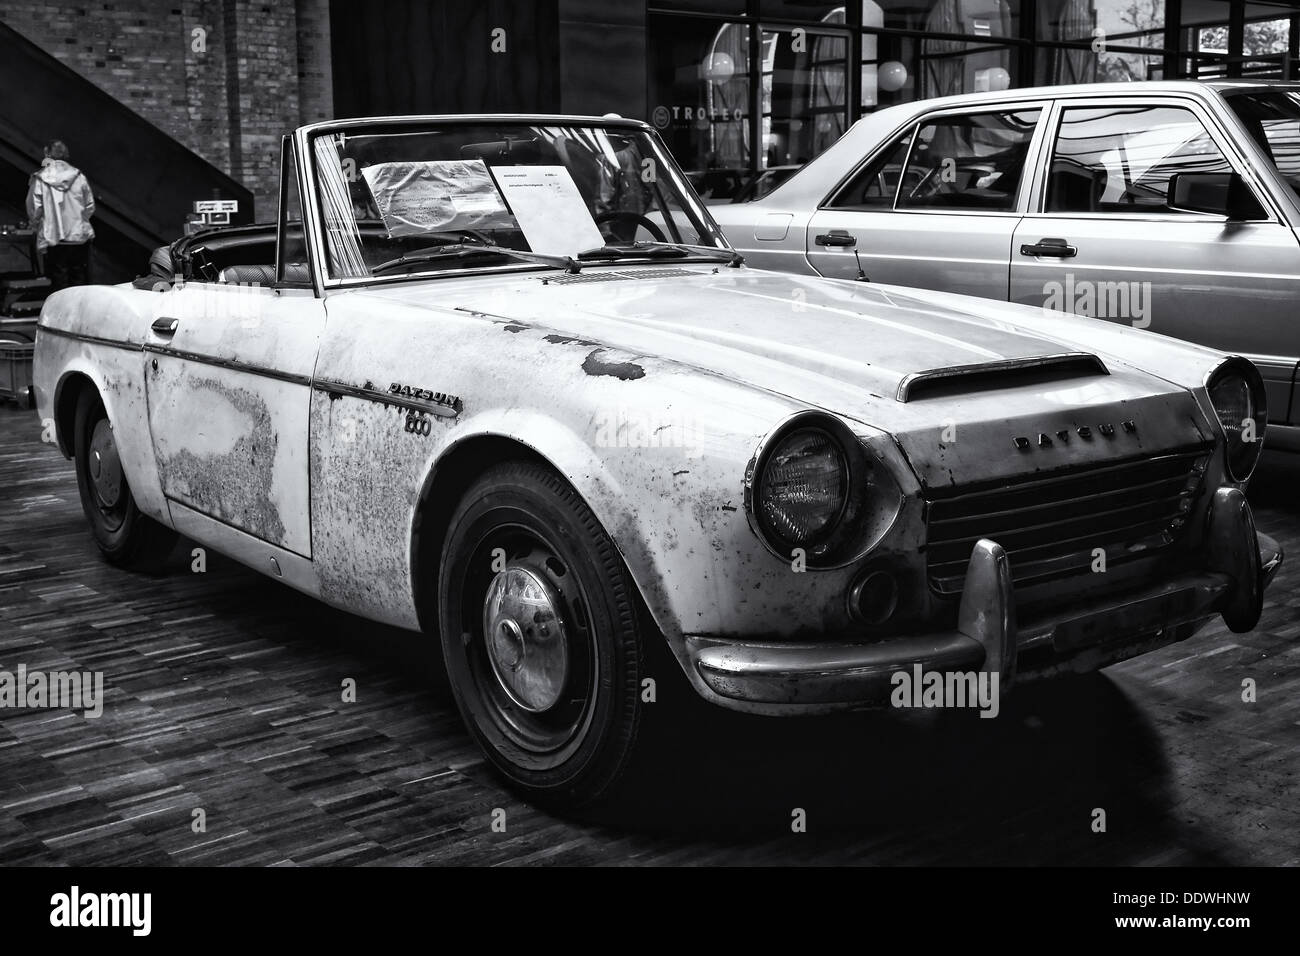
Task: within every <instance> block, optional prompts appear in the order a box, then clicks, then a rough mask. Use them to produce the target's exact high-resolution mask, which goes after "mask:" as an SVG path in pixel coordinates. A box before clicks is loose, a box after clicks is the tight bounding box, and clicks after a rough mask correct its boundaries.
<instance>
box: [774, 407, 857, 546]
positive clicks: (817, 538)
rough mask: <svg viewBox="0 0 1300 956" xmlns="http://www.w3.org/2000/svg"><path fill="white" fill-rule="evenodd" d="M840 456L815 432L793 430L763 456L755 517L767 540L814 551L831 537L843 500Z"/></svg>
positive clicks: (845, 486) (845, 474)
mask: <svg viewBox="0 0 1300 956" xmlns="http://www.w3.org/2000/svg"><path fill="white" fill-rule="evenodd" d="M848 491H849V469H848V463H847V462H846V460H845V456H844V451H843V449H842V448H841V447H840V444H839V442H837V441H836V440H835V439H834V438H833V437H831V435H830V434H828V433H827V432H825V431H823V430H822V429H820V428H797V429H795V430H794V431H792V432H790V434H789V435H787V436H785V437H784V438H782V439H781V441H780V442H778V443H777V444H776V446H775V447H773V448H772V450H771V452H770V453H769V454H768V455H767V456H766V460H765V461H764V463H763V466H762V471H761V473H760V474H759V475H758V488H757V492H758V493H757V495H756V496H755V498H756V501H755V503H756V505H757V508H756V509H755V510H756V512H757V516H758V519H759V522H760V524H761V525H762V527H763V530H764V532H765V533H766V534H767V535H768V537H769V540H771V541H773V542H779V543H780V544H781V545H783V546H784V548H783V550H785V551H786V552H787V553H788V551H789V549H791V548H804V549H805V550H808V551H815V550H816V549H817V547H818V546H819V545H824V544H825V543H826V542H827V541H828V540H829V539H830V537H831V535H832V534H833V533H834V532H835V529H836V526H837V525H838V524H839V521H840V517H841V516H842V515H843V514H844V506H845V504H846V502H847V501H848Z"/></svg>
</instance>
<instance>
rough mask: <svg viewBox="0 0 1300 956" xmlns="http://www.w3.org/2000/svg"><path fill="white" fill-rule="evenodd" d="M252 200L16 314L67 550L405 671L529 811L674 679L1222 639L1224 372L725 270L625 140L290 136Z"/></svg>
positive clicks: (442, 121)
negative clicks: (316, 623)
mask: <svg viewBox="0 0 1300 956" xmlns="http://www.w3.org/2000/svg"><path fill="white" fill-rule="evenodd" d="M300 197H301V200H300ZM280 205H281V209H280V216H279V220H278V222H277V223H276V224H274V225H272V226H267V227H263V228H261V229H258V228H250V227H242V228H240V229H232V230H229V231H226V232H217V233H210V234H206V235H199V236H194V237H189V238H187V239H186V240H184V241H183V242H181V243H179V244H177V245H176V246H174V247H173V248H172V249H171V250H164V251H161V252H160V253H159V254H157V255H156V256H155V258H154V262H153V273H154V274H153V275H152V276H149V277H145V278H143V279H142V280H139V281H137V282H136V283H134V284H125V285H120V286H112V287H85V288H74V289H69V290H66V291H63V292H60V293H58V294H57V295H54V296H52V297H51V298H50V299H49V301H48V303H47V305H46V307H45V310H44V312H43V313H42V316H41V322H40V328H39V333H38V341H37V351H36V359H35V382H36V389H37V400H38V403H39V408H40V413H41V415H42V417H44V418H47V419H52V420H53V421H54V422H55V423H56V425H57V436H58V442H59V447H60V448H61V449H62V451H63V453H64V454H65V455H67V456H68V457H69V458H71V459H72V460H73V461H74V462H75V468H76V474H77V480H78V484H79V487H80V491H81V497H82V501H83V505H84V509H85V513H86V517H87V519H88V521H89V523H90V528H91V531H92V533H93V535H94V539H95V541H96V543H97V544H98V546H99V547H100V549H102V551H103V553H104V555H105V556H106V557H107V558H108V559H109V560H110V561H112V562H115V563H118V564H123V565H133V564H140V563H147V562H150V561H156V559H157V558H158V556H159V555H160V554H163V553H165V552H166V551H167V550H168V549H169V548H170V546H171V543H172V541H171V539H172V536H173V535H174V534H175V533H176V532H179V533H181V534H183V535H186V536H188V537H190V538H192V539H194V540H196V541H198V542H200V543H202V544H203V545H206V546H208V547H211V548H214V549H216V550H218V551H221V552H223V553H225V554H228V555H230V556H232V557H234V558H235V559H237V560H239V561H241V562H243V563H245V564H247V565H248V566H249V567H251V568H254V569H255V570H257V571H260V572H262V573H263V574H267V575H270V576H272V577H274V578H276V579H278V580H281V581H283V582H284V583H286V584H289V585H290V586H292V587H295V588H298V589H300V590H302V591H304V592H307V593H308V594H311V595H315V596H317V597H319V598H320V599H322V600H324V601H326V602H329V603H330V604H332V605H334V606H336V607H339V608H343V609H345V610H347V611H351V612H354V613H356V614H359V615H363V616H365V617H368V618H372V619H375V620H377V621H383V622H387V623H389V624H393V625H397V626H400V627H404V628H409V629H412V630H417V631H421V632H423V633H426V634H428V635H429V636H430V639H432V640H440V641H441V648H442V652H443V655H444V659H445V662H446V667H447V672H448V676H449V680H450V683H451V685H452V688H453V691H454V694H455V697H456V700H457V703H458V705H459V707H460V710H461V713H462V715H463V717H464V720H465V723H466V725H467V727H468V728H469V730H470V732H471V733H472V734H473V736H474V738H475V739H476V740H477V741H478V743H479V744H480V745H481V747H482V749H483V751H484V752H485V754H486V755H487V757H488V758H489V760H490V762H491V763H492V764H493V765H494V766H495V767H496V768H497V769H498V770H499V771H500V772H501V773H502V774H503V775H504V776H505V777H506V778H507V779H508V780H509V781H510V782H512V783H513V784H514V785H515V786H517V787H519V788H520V789H522V790H523V791H525V792H526V793H527V794H529V795H531V796H533V797H535V798H540V799H545V800H550V801H554V802H566V803H570V804H577V803H582V802H584V801H591V800H594V799H596V798H599V797H601V796H604V795H606V794H608V793H610V792H611V788H612V786H613V785H614V783H615V781H616V780H617V779H618V778H619V777H620V774H621V773H622V772H623V770H624V768H625V767H626V766H627V764H628V760H629V755H630V753H631V752H632V750H633V743H634V740H635V738H636V737H637V732H638V727H639V725H640V722H641V721H642V719H643V717H644V716H645V713H646V711H647V708H652V707H654V706H656V704H654V703H651V701H652V700H654V699H655V694H653V693H652V692H651V690H652V685H651V684H649V683H647V682H648V681H655V682H657V683H658V684H659V685H662V684H663V683H664V682H665V681H669V680H672V681H676V682H677V683H678V685H679V686H680V683H681V682H680V677H679V676H677V675H675V674H674V670H676V665H680V671H681V673H682V674H684V675H685V679H686V681H687V682H688V683H689V686H690V687H691V688H693V689H694V690H695V691H696V692H697V693H698V694H699V695H700V696H701V697H703V698H705V699H706V700H708V701H711V702H713V703H716V704H719V705H721V706H724V707H729V708H734V709H737V710H742V711H749V712H754V713H761V714H800V713H812V712H821V711H828V710H835V709H844V708H861V707H870V706H879V705H888V704H889V703H890V697H891V684H892V682H893V679H894V677H895V675H897V674H900V673H903V672H911V671H913V670H914V669H915V668H925V669H927V671H933V672H944V673H960V674H964V673H972V674H973V673H979V674H984V675H996V676H997V677H998V678H999V679H1000V682H1001V686H1002V687H1003V688H1005V687H1006V686H1007V685H1009V684H1010V683H1011V682H1012V681H1013V680H1014V681H1017V682H1019V681H1024V680H1029V679H1033V678H1036V677H1043V676H1048V675H1055V674H1062V673H1067V672H1071V671H1087V670H1092V669H1096V668H1099V667H1102V666H1105V665H1106V664H1109V663H1112V662H1114V661H1119V660H1122V659H1125V658H1128V657H1131V656H1133V655H1135V654H1140V653H1143V652H1145V651H1147V650H1150V649H1152V648H1155V647H1159V646H1161V645H1164V644H1168V643H1170V642H1173V641H1179V640H1183V639H1185V638H1187V637H1188V636H1189V635H1190V634H1192V633H1193V631H1194V630H1195V629H1196V628H1197V627H1198V626H1200V625H1201V624H1203V623H1204V622H1206V621H1207V620H1209V619H1211V618H1214V617H1215V616H1218V615H1222V617H1223V619H1224V620H1225V621H1226V622H1227V624H1228V625H1229V626H1230V627H1231V628H1233V629H1235V630H1245V629H1249V628H1251V627H1253V626H1254V625H1255V623H1256V621H1257V619H1258V617H1259V614H1260V610H1261V602H1262V595H1263V591H1264V588H1265V587H1266V585H1267V584H1268V582H1269V580H1270V579H1271V577H1272V575H1273V573H1274V572H1275V570H1276V569H1277V566H1278V563H1279V562H1280V560H1281V553H1280V551H1279V549H1278V546H1277V544H1276V543H1275V542H1274V541H1272V540H1271V539H1269V538H1268V537H1266V536H1264V535H1262V534H1257V533H1256V531H1255V528H1254V524H1253V520H1252V518H1251V512H1250V508H1249V507H1248V505H1247V502H1246V500H1245V497H1244V495H1243V488H1244V486H1245V483H1246V481H1247V479H1248V478H1249V476H1250V474H1251V471H1252V469H1253V468H1254V466H1255V463H1256V460H1257V459H1258V456H1259V453H1260V449H1261V444H1262V438H1263V434H1264V430H1265V394H1264V390H1263V386H1262V384H1261V381H1260V377H1259V374H1258V373H1257V372H1256V370H1255V369H1254V367H1253V366H1252V365H1251V364H1250V363H1249V362H1246V361H1243V360H1242V359H1240V358H1236V357H1229V356H1225V355H1221V354H1219V353H1216V352H1212V351H1209V350H1207V349H1204V348H1201V347H1198V346H1194V345H1189V344H1186V343H1182V342H1177V341H1173V340H1169V339H1165V338H1162V337H1160V336H1156V335H1152V334H1150V333H1146V332H1141V331H1137V330H1134V329H1131V328H1125V327H1121V326H1115V325H1110V324H1104V323H1095V322H1090V321H1088V320H1085V319H1079V318H1075V317H1072V316H1066V315H1060V316H1057V317H1044V315H1043V314H1042V312H1041V311H1040V310H1038V309H1030V308H1025V307H1022V306H1016V305H1008V304H1005V303H994V302H990V301H986V300H982V299H977V298H973V297H967V296H958V295H950V294H943V293H936V292H926V291H913V290H907V289H901V288H891V287H888V286H883V285H876V284H871V283H864V282H857V281H851V280H827V279H821V278H816V277H798V276H791V275H787V274H782V273H776V272H764V271H756V270H753V269H750V268H748V267H746V266H745V265H744V264H743V263H742V262H741V261H740V259H739V257H738V256H737V254H736V253H735V252H734V251H732V250H731V249H730V248H729V247H728V245H727V243H726V242H725V241H724V239H723V238H722V236H721V234H720V232H719V230H718V228H717V226H716V224H715V223H714V221H713V220H712V219H711V218H710V216H709V214H708V211H707V210H706V209H705V207H704V206H703V205H702V203H701V202H700V201H699V199H698V198H697V197H696V196H695V195H694V193H693V192H692V191H691V190H690V188H689V186H688V185H687V182H686V179H685V177H684V176H683V175H682V173H681V171H680V170H679V169H678V168H677V167H676V166H675V165H674V163H673V162H672V160H671V159H670V158H669V156H668V154H667V152H666V151H665V149H664V147H663V145H662V143H661V142H660V141H659V140H658V138H657V137H656V136H655V134H654V132H653V130H652V129H651V128H650V127H648V126H646V125H645V124H643V123H640V122H634V121H630V120H623V119H617V118H605V119H583V118H573V117H547V116H479V117H395V118H384V119H367V120H346V121H336V122H328V123H321V124H317V125H312V126H307V127H304V128H302V129H299V130H297V131H296V132H295V133H294V134H293V135H292V136H290V137H286V138H285V143H284V150H283V174H282V187H281V204H280ZM435 635H436V637H435ZM662 647H666V648H667V650H668V651H670V652H671V654H670V655H669V654H667V653H665V654H663V655H662V659H663V660H665V661H668V662H672V661H675V664H672V669H669V670H665V669H663V668H656V667H655V664H654V662H655V661H656V660H657V659H659V658H657V657H656V656H655V655H656V654H657V653H658V648H662ZM990 682H991V681H990ZM658 706H663V705H662V703H660V704H658Z"/></svg>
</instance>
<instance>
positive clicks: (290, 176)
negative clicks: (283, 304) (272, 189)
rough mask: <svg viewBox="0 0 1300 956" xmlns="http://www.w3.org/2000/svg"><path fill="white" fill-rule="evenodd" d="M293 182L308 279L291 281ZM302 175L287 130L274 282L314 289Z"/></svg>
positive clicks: (281, 286)
mask: <svg viewBox="0 0 1300 956" xmlns="http://www.w3.org/2000/svg"><path fill="white" fill-rule="evenodd" d="M290 182H293V183H294V184H295V185H296V186H297V187H298V214H299V216H300V217H301V218H300V219H299V220H298V221H299V223H300V225H301V228H302V247H303V255H304V257H305V258H306V260H307V279H306V280H305V281H299V282H289V281H287V280H286V279H285V278H284V268H285V266H286V265H287V263H286V262H285V258H284V257H285V245H286V238H285V235H286V233H287V232H288V229H287V223H288V219H287V216H288V212H289V184H290ZM305 195H306V194H305V193H304V192H303V184H302V177H301V176H300V175H299V163H298V155H297V149H296V148H295V146H294V139H293V136H292V134H286V135H285V136H283V137H281V139H280V197H279V199H280V201H279V210H278V211H277V213H276V217H275V282H274V283H273V286H274V288H277V289H312V290H313V291H317V294H319V292H318V290H317V285H316V282H315V266H314V264H313V262H312V255H311V236H310V235H309V228H308V224H307V209H306V203H305V202H304V201H303V197H304V196H305Z"/></svg>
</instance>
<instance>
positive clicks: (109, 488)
mask: <svg viewBox="0 0 1300 956" xmlns="http://www.w3.org/2000/svg"><path fill="white" fill-rule="evenodd" d="M89 465H90V480H91V482H92V483H93V484H94V486H95V494H96V495H97V496H98V497H99V500H100V501H101V502H102V503H103V505H104V507H106V508H112V507H114V506H115V505H116V504H117V502H118V499H120V498H121V497H122V462H121V460H120V459H119V458H118V457H117V444H116V442H114V441H113V426H112V425H110V424H109V423H108V419H106V418H101V419H100V420H99V421H98V422H96V423H95V430H94V432H93V433H92V434H91V436H90V461H89Z"/></svg>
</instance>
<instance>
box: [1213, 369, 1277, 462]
mask: <svg viewBox="0 0 1300 956" xmlns="http://www.w3.org/2000/svg"><path fill="white" fill-rule="evenodd" d="M1206 390H1207V391H1208V392H1209V395H1210V402H1211V404H1213V405H1214V414H1215V415H1216V416H1217V417H1218V419H1219V425H1220V426H1221V427H1222V428H1223V434H1224V437H1225V438H1226V440H1227V448H1226V452H1227V460H1228V474H1229V476H1230V477H1231V478H1232V479H1233V480H1234V481H1245V480H1246V479H1247V478H1249V477H1250V473H1251V472H1252V471H1254V470H1255V462H1257V461H1258V460H1259V454H1260V452H1261V451H1262V450H1263V448H1264V429H1265V428H1266V426H1267V424H1268V412H1267V409H1266V407H1265V402H1264V381H1263V379H1262V378H1261V377H1260V374H1259V370H1258V369H1256V368H1255V366H1254V365H1253V364H1251V363H1250V362H1247V361H1246V360H1245V359H1230V360H1228V361H1227V362H1224V363H1223V365H1221V366H1220V367H1219V369H1218V370H1217V371H1216V372H1215V373H1214V374H1213V375H1212V376H1210V381H1209V383H1208V384H1207V385H1206Z"/></svg>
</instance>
